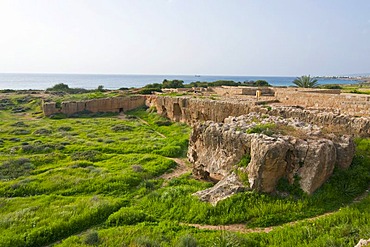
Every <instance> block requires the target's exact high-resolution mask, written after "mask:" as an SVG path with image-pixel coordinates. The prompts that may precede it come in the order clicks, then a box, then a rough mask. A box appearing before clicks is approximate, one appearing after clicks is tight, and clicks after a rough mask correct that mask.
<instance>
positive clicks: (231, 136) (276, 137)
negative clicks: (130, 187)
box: [188, 113, 355, 201]
mask: <svg viewBox="0 0 370 247" xmlns="http://www.w3.org/2000/svg"><path fill="white" fill-rule="evenodd" d="M354 151H355V148H354V142H353V139H352V137H350V136H335V135H333V134H329V135H325V134H324V133H323V132H322V128H321V127H319V126H316V125H312V124H309V123H304V122H300V121H298V120H296V119H284V118H281V117H275V116H269V115H266V114H257V113H251V114H249V115H245V116H240V117H230V118H227V119H225V123H215V122H205V123H198V124H196V125H194V127H193V131H192V134H191V138H190V143H189V150H188V158H189V160H190V161H191V162H192V163H193V173H194V174H195V175H198V176H200V177H203V178H208V177H211V178H212V177H213V178H217V177H220V178H224V177H227V176H228V175H229V174H230V173H231V172H232V171H234V170H235V169H238V166H237V164H238V162H239V161H240V160H241V159H242V158H243V157H244V156H247V157H250V162H249V164H248V166H247V168H246V173H247V176H248V181H249V187H250V189H253V190H255V191H259V192H268V193H270V192H274V191H275V189H276V186H277V184H278V182H279V180H280V179H281V178H286V179H287V180H288V181H289V182H290V183H291V184H293V183H294V181H295V180H296V179H298V182H299V185H300V187H301V189H302V190H303V191H305V192H306V193H308V194H312V193H313V192H314V191H315V190H317V189H318V188H319V187H320V186H321V185H322V184H323V183H324V182H325V181H326V180H327V179H328V178H329V177H330V176H331V174H332V173H333V170H334V167H335V166H338V167H339V168H342V169H345V168H347V167H348V166H349V165H350V164H351V162H352V158H353V156H354ZM221 181H223V180H221ZM207 195H208V194H207ZM203 197H204V196H203ZM208 197H209V198H212V196H211V195H208ZM212 201H215V200H214V199H212Z"/></svg>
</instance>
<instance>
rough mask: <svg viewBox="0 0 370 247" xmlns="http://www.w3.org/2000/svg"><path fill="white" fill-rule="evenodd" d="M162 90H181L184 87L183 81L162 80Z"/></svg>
mask: <svg viewBox="0 0 370 247" xmlns="http://www.w3.org/2000/svg"><path fill="white" fill-rule="evenodd" d="M162 85H163V86H162V87H163V88H183V87H184V81H182V80H172V81H169V80H167V79H164V80H163V82H162Z"/></svg>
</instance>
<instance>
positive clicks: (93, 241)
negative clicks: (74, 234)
mask: <svg viewBox="0 0 370 247" xmlns="http://www.w3.org/2000/svg"><path fill="white" fill-rule="evenodd" d="M84 243H85V244H88V245H98V243H99V235H98V233H97V232H96V231H90V232H88V233H87V234H86V235H85V239H84Z"/></svg>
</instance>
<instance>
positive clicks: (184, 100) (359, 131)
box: [146, 96, 370, 137]
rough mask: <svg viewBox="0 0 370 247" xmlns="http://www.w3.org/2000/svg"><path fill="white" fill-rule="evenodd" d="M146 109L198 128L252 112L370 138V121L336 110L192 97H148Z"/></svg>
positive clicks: (369, 119)
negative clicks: (260, 104)
mask: <svg viewBox="0 0 370 247" xmlns="http://www.w3.org/2000/svg"><path fill="white" fill-rule="evenodd" d="M146 105H147V106H149V107H151V106H154V107H156V109H157V112H158V113H159V114H161V115H163V116H165V117H168V118H169V119H171V120H172V121H178V122H185V123H188V124H194V123H197V122H199V121H208V120H211V121H215V122H223V121H224V119H225V118H227V117H229V116H235V117H237V116H241V115H245V114H249V113H251V112H258V113H263V114H268V115H270V116H278V117H279V116H280V117H283V118H295V119H298V120H299V121H302V122H307V123H312V124H316V125H319V126H325V127H329V128H332V129H333V130H339V129H340V130H342V131H345V133H348V134H355V135H360V136H364V137H366V136H370V118H368V117H353V116H350V115H342V114H340V113H339V112H338V110H335V109H326V110H305V109H303V108H297V107H286V106H272V107H271V109H267V108H266V107H263V106H259V105H256V104H255V102H251V101H246V100H244V101H243V100H237V99H232V98H230V99H228V100H210V99H199V98H192V97H169V96H167V97H163V96H148V98H147V100H146Z"/></svg>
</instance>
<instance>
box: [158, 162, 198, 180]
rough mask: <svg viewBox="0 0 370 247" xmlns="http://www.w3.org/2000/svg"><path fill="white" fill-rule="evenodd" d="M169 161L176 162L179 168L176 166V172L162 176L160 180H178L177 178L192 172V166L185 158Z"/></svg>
mask: <svg viewBox="0 0 370 247" xmlns="http://www.w3.org/2000/svg"><path fill="white" fill-rule="evenodd" d="M169 159H171V160H173V161H175V162H176V163H177V166H176V168H175V170H173V171H172V172H170V173H165V174H163V175H162V176H160V178H164V179H166V180H170V179H173V178H176V177H180V176H181V175H183V174H185V173H187V172H190V171H191V167H190V164H189V163H188V161H187V160H186V158H183V159H179V158H169Z"/></svg>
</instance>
